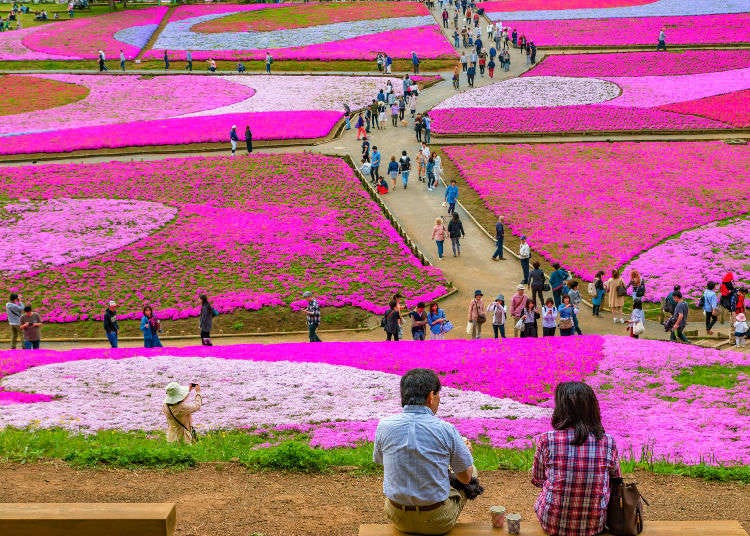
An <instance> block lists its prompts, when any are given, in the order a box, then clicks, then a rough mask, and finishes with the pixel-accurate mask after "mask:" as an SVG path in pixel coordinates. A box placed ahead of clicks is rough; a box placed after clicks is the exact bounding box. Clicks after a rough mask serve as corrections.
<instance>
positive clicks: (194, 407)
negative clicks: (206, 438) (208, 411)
mask: <svg viewBox="0 0 750 536" xmlns="http://www.w3.org/2000/svg"><path fill="white" fill-rule="evenodd" d="M193 389H195V396H194V397H193V400H192V401H188V399H187V398H188V395H190V391H192V390H193ZM202 404H203V398H202V397H201V387H200V385H198V384H195V383H191V384H190V387H187V386H185V385H180V384H179V383H177V382H171V383H170V384H169V385H167V396H166V397H165V399H164V405H163V406H162V413H164V416H165V417H166V418H167V441H169V442H170V443H174V442H176V441H181V442H183V443H192V442H193V441H195V438H194V437H193V413H195V412H196V411H198V410H199V409H201V405H202Z"/></svg>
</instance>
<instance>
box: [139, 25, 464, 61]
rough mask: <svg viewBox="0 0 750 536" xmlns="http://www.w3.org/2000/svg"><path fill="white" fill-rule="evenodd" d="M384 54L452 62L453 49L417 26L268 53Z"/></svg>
mask: <svg viewBox="0 0 750 536" xmlns="http://www.w3.org/2000/svg"><path fill="white" fill-rule="evenodd" d="M382 51H386V52H387V53H388V54H390V56H391V57H392V58H411V53H412V51H415V52H416V53H417V55H418V56H419V57H420V58H421V59H432V58H455V57H457V54H456V51H455V49H454V48H453V47H452V46H451V44H450V43H449V42H448V40H447V39H446V38H445V36H444V35H443V33H442V32H441V31H440V28H438V27H437V26H418V27H415V28H407V29H404V30H391V31H388V32H380V33H376V34H371V35H363V36H360V37H354V38H351V39H342V40H340V41H333V42H330V43H320V44H317V45H306V46H299V47H291V48H275V49H270V53H271V55H272V56H273V57H274V61H284V60H297V61H321V60H322V61H333V60H372V59H373V58H375V56H376V55H377V53H378V52H382ZM163 54H164V51H163V50H159V49H153V50H148V51H146V52H145V53H144V54H143V57H144V58H145V59H159V58H161V57H162V55H163ZM170 57H173V58H175V59H179V60H184V59H185V52H184V51H181V50H174V51H170ZM265 57H266V50H194V51H193V59H194V60H207V59H208V58H213V59H215V60H232V61H239V60H252V61H262V60H263V59H264V58H265Z"/></svg>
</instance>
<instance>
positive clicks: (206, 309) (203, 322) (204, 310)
mask: <svg viewBox="0 0 750 536" xmlns="http://www.w3.org/2000/svg"><path fill="white" fill-rule="evenodd" d="M217 316H219V312H218V311H217V310H216V309H214V308H213V307H211V303H209V301H208V296H206V295H205V294H201V314H200V318H199V320H198V322H199V327H200V331H201V344H202V345H203V346H213V342H211V330H212V329H213V327H214V318H215V317H217Z"/></svg>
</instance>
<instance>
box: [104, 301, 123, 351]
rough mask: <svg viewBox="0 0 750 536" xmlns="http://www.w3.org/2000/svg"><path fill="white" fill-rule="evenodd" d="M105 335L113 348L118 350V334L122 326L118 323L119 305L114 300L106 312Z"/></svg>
mask: <svg viewBox="0 0 750 536" xmlns="http://www.w3.org/2000/svg"><path fill="white" fill-rule="evenodd" d="M103 323H104V333H105V334H106V335H107V340H108V341H109V345H110V346H111V347H112V348H117V334H118V333H119V332H120V325H119V324H118V323H117V303H116V302H115V301H114V300H112V301H110V302H109V305H108V306H107V309H106V310H105V311H104V322H103Z"/></svg>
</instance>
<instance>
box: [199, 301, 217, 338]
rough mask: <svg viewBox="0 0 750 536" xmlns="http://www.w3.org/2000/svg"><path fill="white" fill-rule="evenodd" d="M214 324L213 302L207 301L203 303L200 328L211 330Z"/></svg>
mask: <svg viewBox="0 0 750 536" xmlns="http://www.w3.org/2000/svg"><path fill="white" fill-rule="evenodd" d="M213 324H214V309H213V307H211V304H210V303H208V302H205V303H204V304H203V305H201V317H200V329H201V331H211V328H212V327H213Z"/></svg>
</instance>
